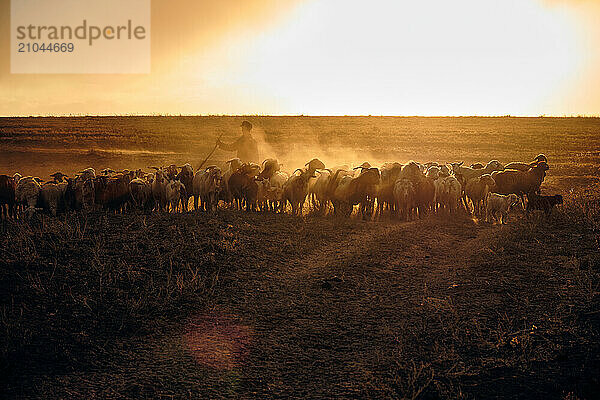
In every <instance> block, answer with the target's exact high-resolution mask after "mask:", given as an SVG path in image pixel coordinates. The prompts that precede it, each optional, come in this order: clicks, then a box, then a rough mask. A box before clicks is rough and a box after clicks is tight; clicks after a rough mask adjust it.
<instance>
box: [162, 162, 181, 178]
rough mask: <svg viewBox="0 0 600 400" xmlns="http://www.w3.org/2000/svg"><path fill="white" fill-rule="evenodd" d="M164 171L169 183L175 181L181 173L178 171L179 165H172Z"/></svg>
mask: <svg viewBox="0 0 600 400" xmlns="http://www.w3.org/2000/svg"><path fill="white" fill-rule="evenodd" d="M163 171H164V172H165V176H166V177H167V179H168V180H169V181H172V180H175V178H177V174H178V173H179V172H178V171H177V165H175V164H170V165H169V166H168V167H166V168H163Z"/></svg>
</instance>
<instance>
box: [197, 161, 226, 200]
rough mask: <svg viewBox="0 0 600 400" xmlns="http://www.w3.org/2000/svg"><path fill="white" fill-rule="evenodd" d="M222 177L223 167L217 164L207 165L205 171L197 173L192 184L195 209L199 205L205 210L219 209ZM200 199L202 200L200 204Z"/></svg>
mask: <svg viewBox="0 0 600 400" xmlns="http://www.w3.org/2000/svg"><path fill="white" fill-rule="evenodd" d="M222 179H223V177H222V174H221V168H219V167H216V166H210V167H207V168H206V169H205V170H204V171H198V172H197V173H196V175H195V176H194V181H193V185H192V187H193V189H192V190H193V193H192V194H193V196H194V209H195V210H198V207H200V208H203V209H204V210H205V211H209V210H210V211H216V210H217V205H218V203H219V194H220V191H221V189H222ZM198 200H200V204H199V202H198Z"/></svg>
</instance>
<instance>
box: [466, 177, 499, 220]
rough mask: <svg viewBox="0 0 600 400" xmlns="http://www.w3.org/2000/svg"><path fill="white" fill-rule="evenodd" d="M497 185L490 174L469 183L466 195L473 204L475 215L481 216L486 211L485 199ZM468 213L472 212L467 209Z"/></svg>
mask: <svg viewBox="0 0 600 400" xmlns="http://www.w3.org/2000/svg"><path fill="white" fill-rule="evenodd" d="M495 185H496V182H495V181H494V178H492V175H490V174H483V175H481V176H480V177H479V178H473V179H470V180H469V181H468V182H467V186H466V187H465V194H466V195H467V197H468V198H469V199H471V202H472V203H473V214H475V215H481V213H482V212H483V210H485V199H486V197H487V194H488V193H489V192H490V191H491V190H492V189H493V188H494V186H495ZM467 211H470V210H469V209H468V208H467Z"/></svg>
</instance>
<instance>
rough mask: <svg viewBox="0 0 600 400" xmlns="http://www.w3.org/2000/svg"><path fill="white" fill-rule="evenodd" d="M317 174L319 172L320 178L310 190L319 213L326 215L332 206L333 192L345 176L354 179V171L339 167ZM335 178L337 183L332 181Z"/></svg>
mask: <svg viewBox="0 0 600 400" xmlns="http://www.w3.org/2000/svg"><path fill="white" fill-rule="evenodd" d="M317 172H319V176H318V178H317V180H316V181H315V184H314V185H313V186H312V188H311V189H310V190H312V192H313V195H314V201H313V204H315V205H316V208H317V211H318V212H319V213H321V214H325V213H326V212H327V210H328V207H329V205H330V204H331V200H332V196H333V191H334V190H335V187H337V184H338V183H339V181H340V180H341V179H342V178H343V177H345V176H349V177H351V178H352V177H354V171H349V170H348V167H347V166H338V167H335V168H333V169H328V168H326V169H323V170H321V171H317ZM336 173H337V175H336ZM334 176H335V177H336V178H335V179H337V182H333V181H332V179H334Z"/></svg>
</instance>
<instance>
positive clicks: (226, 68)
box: [0, 0, 600, 116]
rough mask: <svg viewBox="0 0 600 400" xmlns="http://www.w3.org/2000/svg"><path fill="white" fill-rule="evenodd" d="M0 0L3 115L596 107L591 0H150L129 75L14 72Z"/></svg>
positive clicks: (586, 111)
mask: <svg viewBox="0 0 600 400" xmlns="http://www.w3.org/2000/svg"><path fill="white" fill-rule="evenodd" d="M48 1H51V0H48ZM0 4H1V8H0V27H1V32H2V35H1V37H0V51H1V54H3V57H1V58H0V115H47V114H52V115H69V114H93V115H103V114H109V115H112V114H202V115H206V114H310V115H369V114H371V115H506V114H511V115H534V116H537V115H541V114H545V115H557V116H562V115H600V1H592V0H588V1H586V0H571V1H568V0H565V1H560V0H503V1H498V0H455V1H447V0H438V1H429V0H419V1H402V0H396V1H393V0H370V1H364V0H363V1H357V0H305V1H301V0H272V1H271V0H237V1H234V0H214V1H206V0H153V1H152V10H151V13H152V25H151V51H152V65H151V71H152V72H151V73H150V74H136V75H127V74H119V75H102V74H94V75H86V74H79V75H60V74H53V75H43V74H40V75H27V74H11V73H10V56H9V53H10V51H9V44H10V2H9V0H0Z"/></svg>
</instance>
